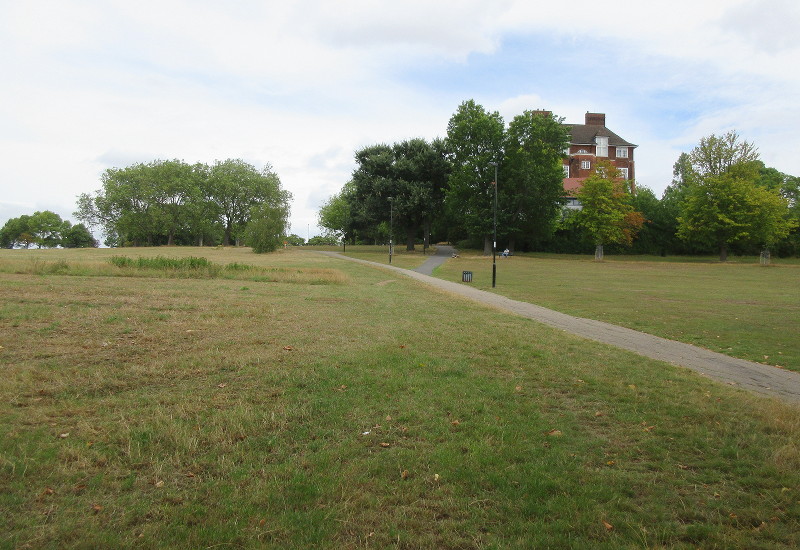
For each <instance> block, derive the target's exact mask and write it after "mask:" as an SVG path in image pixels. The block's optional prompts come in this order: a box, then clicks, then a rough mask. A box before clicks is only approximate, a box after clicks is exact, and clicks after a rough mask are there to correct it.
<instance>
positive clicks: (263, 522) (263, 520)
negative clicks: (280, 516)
mask: <svg viewBox="0 0 800 550" xmlns="http://www.w3.org/2000/svg"><path fill="white" fill-rule="evenodd" d="M258 524H259V525H260V526H262V527H263V526H265V525H266V524H267V520H265V519H262V520H261V521H259V522H258Z"/></svg>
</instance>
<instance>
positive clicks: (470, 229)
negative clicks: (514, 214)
mask: <svg viewBox="0 0 800 550" xmlns="http://www.w3.org/2000/svg"><path fill="white" fill-rule="evenodd" d="M503 139H504V123H503V118H502V117H501V116H500V114H499V113H497V112H492V113H490V112H488V111H487V110H486V109H484V107H483V106H482V105H479V104H477V103H475V101H474V100H471V99H470V100H468V101H465V102H463V103H462V104H461V105H459V106H458V109H457V110H456V112H455V113H454V114H453V116H452V117H451V118H450V121H449V122H448V124H447V138H446V146H447V152H448V159H449V160H450V163H451V170H452V171H451V173H450V176H449V179H448V190H447V195H446V199H445V200H446V204H447V209H448V213H449V217H450V220H451V223H453V224H455V225H456V226H457V227H459V228H460V229H461V230H463V231H464V232H465V233H466V234H467V235H469V236H470V237H472V238H482V239H483V243H484V246H483V249H484V254H490V253H491V251H492V234H493V229H494V227H493V224H494V193H495V191H496V189H495V186H493V185H492V183H493V182H494V180H495V174H496V173H497V174H498V178H497V179H499V180H500V181H504V176H503V166H502V159H503ZM495 163H496V164H495ZM501 227H502V226H501Z"/></svg>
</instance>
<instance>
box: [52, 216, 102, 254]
mask: <svg viewBox="0 0 800 550" xmlns="http://www.w3.org/2000/svg"><path fill="white" fill-rule="evenodd" d="M61 246H63V247H64V248H97V246H98V243H97V239H95V238H94V235H92V233H91V231H89V229H88V228H87V227H86V226H85V225H83V224H82V223H79V224H77V225H72V224H71V223H70V222H68V221H65V222H64V226H63V228H62V230H61Z"/></svg>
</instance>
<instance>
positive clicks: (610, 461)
mask: <svg viewBox="0 0 800 550" xmlns="http://www.w3.org/2000/svg"><path fill="white" fill-rule="evenodd" d="M616 463H617V462H616V461H615V460H609V461H608V462H606V464H608V465H609V466H613V465H614V464H616Z"/></svg>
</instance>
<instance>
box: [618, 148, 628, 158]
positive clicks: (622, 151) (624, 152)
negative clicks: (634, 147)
mask: <svg viewBox="0 0 800 550" xmlns="http://www.w3.org/2000/svg"><path fill="white" fill-rule="evenodd" d="M617 158H618V159H626V158H628V148H627V147H617Z"/></svg>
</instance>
